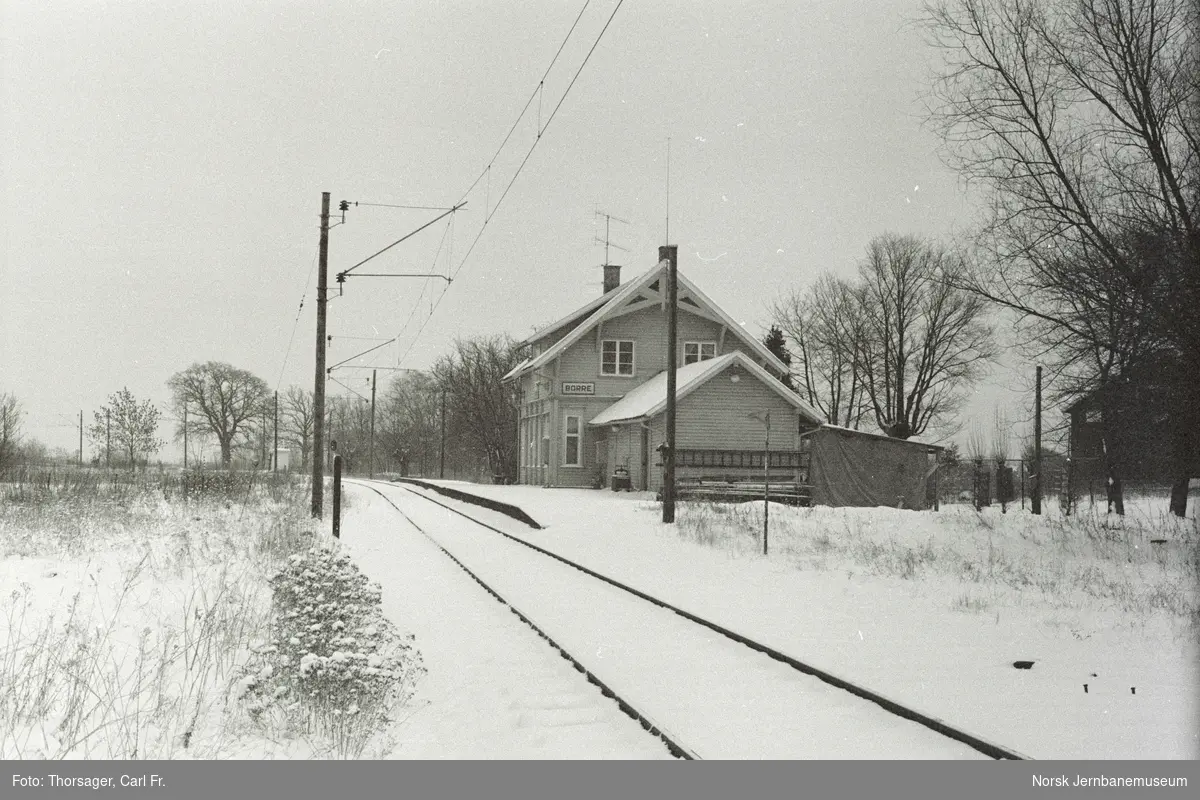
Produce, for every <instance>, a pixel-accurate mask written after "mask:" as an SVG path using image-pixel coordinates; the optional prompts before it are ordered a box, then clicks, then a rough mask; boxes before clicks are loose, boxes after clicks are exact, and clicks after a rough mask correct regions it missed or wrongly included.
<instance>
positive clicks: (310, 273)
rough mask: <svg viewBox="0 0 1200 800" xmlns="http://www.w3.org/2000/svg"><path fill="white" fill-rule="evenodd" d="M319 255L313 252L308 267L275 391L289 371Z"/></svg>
mask: <svg viewBox="0 0 1200 800" xmlns="http://www.w3.org/2000/svg"><path fill="white" fill-rule="evenodd" d="M318 255H319V253H313V261H312V266H311V267H309V268H308V280H306V281H305V282H304V293H303V294H301V295H300V308H298V309H296V319H295V321H294V322H293V323H292V335H291V336H290V337H289V338H288V346H287V351H286V352H285V353H284V354H283V366H282V367H280V368H279V378H278V379H277V380H276V381H275V391H279V384H281V383H283V373H284V372H286V371H287V363H288V359H289V358H290V357H291V355H292V345H293V344H294V343H295V341H296V328H297V327H299V325H300V314H301V312H303V311H304V301H305V299H306V298H307V297H308V287H309V286H311V285H312V276H313V272H314V271H315V270H316V268H317V256H318Z"/></svg>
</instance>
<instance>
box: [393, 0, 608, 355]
mask: <svg viewBox="0 0 1200 800" xmlns="http://www.w3.org/2000/svg"><path fill="white" fill-rule="evenodd" d="M624 3H625V0H618V2H617V5H616V7H615V8H614V9H613V11H612V13H611V14H610V15H609V17H608V21H607V22H605V23H604V27H603V28H601V29H600V33H599V34H598V35H597V36H596V41H594V42H593V43H592V47H591V49H589V50H588V52H587V55H586V56H584V58H583V61H582V62H581V63H580V65H579V69H577V70H575V75H574V76H573V77H572V78H571V82H570V83H569V84H567V88H566V89H565V90H564V91H563V93H562V96H561V97H560V98H559V100H558V103H557V104H556V105H555V106H554V110H553V111H551V112H550V116H549V117H547V118H546V124H545V125H544V126H542V127H541V129H540V130H539V131H538V135H537V138H536V139H534V141H533V144H532V145H531V146H530V148H529V151H528V152H527V153H526V154H525V158H524V159H522V161H521V164H520V166H518V167H517V171H516V172H515V173H513V176H512V179H511V180H510V181H509V182H508V185H507V186H506V187H505V188H504V192H503V193H502V194H501V195H500V199H499V200H497V201H496V205H495V207H494V208H492V209H490V210H488V212H487V213H486V214H485V215H484V219H483V225H482V226H480V228H479V233H478V234H476V235H475V239H474V240H473V241H472V242H471V246H470V247H468V248H467V252H466V253H465V254H464V255H463V257H462V261H460V262H459V265H458V267H457V268H455V270H454V273H453V274H452V275H451V276H450V280H451V281H453V280H454V279H456V278H457V277H458V273H459V272H461V271H462V269H463V266H464V265H465V264H466V263H467V259H469V258H470V257H471V253H472V252H474V250H475V246H476V245H477V244H478V243H479V240H480V239H481V238H482V237H483V234H484V231H486V230H487V225H488V222H490V221H491V219H492V217H493V216H494V215H495V212H496V209H499V208H500V204H501V203H503V202H504V198H506V197H507V196H508V192H509V190H510V189H512V187H513V184H514V183H516V180H517V178H518V177H519V176H520V174H521V171H522V170H524V169H525V165H526V164H527V163H529V158H530V156H532V155H533V151H534V149H535V148H537V146H538V143H539V142H541V140H542V133H544V132H545V131H546V129H548V128H549V127H550V123H551V122H553V121H554V118H555V117H556V116H557V115H558V111H559V109H560V108H562V104H563V103H564V102H565V101H566V99H567V95H569V94H570V93H571V89H572V88H573V87H574V86H575V82H576V81H577V80H578V79H579V75H580V74H581V73H582V72H583V69H584V67H586V66H587V63H588V61H589V60H591V57H592V53H594V52H596V48H597V47H598V46H599V45H600V40H601V39H603V38H604V34H605V32H607V31H608V27H609V25H611V24H612V21H613V19H614V18H615V17H616V16H617V12H618V11H620V10H621V6H622V5H624ZM586 8H587V4H586V3H585V4H584V9H586ZM582 15H583V12H582V11H580V16H582ZM575 21H576V23H578V22H579V20H578V19H576V20H575ZM574 29H575V26H574V25H572V26H571V30H574ZM568 36H570V34H569V33H568ZM563 44H564V45H565V44H566V41H565V40H564V42H563ZM559 52H560V53H561V52H562V48H561V47H560V48H559ZM554 57H555V59H556V60H557V59H558V55H557V54H555V56H554ZM551 66H553V63H552V64H551ZM548 72H549V70H547V73H548ZM542 81H543V82H544V81H545V78H544V77H543V79H542ZM540 89H541V84H540V83H539V84H538V90H537V91H540ZM535 94H536V91H535ZM532 101H533V97H532V96H530V102H532ZM526 108H528V103H527V104H526ZM522 113H524V112H522ZM509 135H511V132H510V134H509ZM507 140H508V139H507V137H505V141H507ZM501 147H503V145H501ZM488 167H489V169H490V167H491V164H489V165H488ZM480 177H482V175H481V176H480ZM478 182H479V179H478V178H477V179H476V180H475V183H478ZM474 185H475V184H472V188H474ZM467 192H468V193H469V192H470V189H468V190H467ZM449 288H450V287H449V284H447V286H446V287H444V288H443V289H442V293H441V294H440V295H438V299H437V302H436V303H435V304H434V306H433V308H431V309H430V310H429V316H428V317H426V318H425V322H423V323H422V324H421V327H420V328H419V329H418V330H417V334H416V336H415V337H413V341H412V342H411V343H410V344H409V346H408V349H407V350H405V351H404V355H402V356H401V357H400V360H401V361H403V360H404V359H405V358H407V357H408V354H409V352H411V351H412V348H413V347H414V346H415V345H416V342H417V339H419V338H420V336H421V333H422V331H424V330H425V326H426V325H427V324H428V323H429V320H430V319H432V318H433V315H434V313H435V312H436V311H437V309H438V306H440V305H441V304H442V300H443V299H444V298H445V296H446V292H447V291H448V290H449Z"/></svg>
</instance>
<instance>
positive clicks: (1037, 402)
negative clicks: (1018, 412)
mask: <svg viewBox="0 0 1200 800" xmlns="http://www.w3.org/2000/svg"><path fill="white" fill-rule="evenodd" d="M1033 472H1034V476H1033V498H1032V510H1033V513H1034V514H1041V513H1042V368H1041V367H1038V368H1037V388H1035V389H1034V401H1033Z"/></svg>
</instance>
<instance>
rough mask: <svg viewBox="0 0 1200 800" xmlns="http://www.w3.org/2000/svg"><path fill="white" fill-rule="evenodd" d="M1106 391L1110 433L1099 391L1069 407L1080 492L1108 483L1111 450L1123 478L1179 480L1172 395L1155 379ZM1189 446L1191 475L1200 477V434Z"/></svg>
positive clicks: (1071, 452)
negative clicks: (1090, 484) (1106, 429)
mask: <svg viewBox="0 0 1200 800" xmlns="http://www.w3.org/2000/svg"><path fill="white" fill-rule="evenodd" d="M1107 391H1108V393H1109V397H1108V399H1109V414H1111V416H1112V419H1111V421H1110V424H1109V425H1108V426H1107V427H1108V435H1107V437H1106V436H1105V426H1104V425H1103V416H1102V415H1103V403H1102V400H1103V399H1104V398H1103V396H1102V395H1101V393H1100V392H1099V391H1093V392H1089V393H1088V394H1086V395H1084V396H1083V397H1081V398H1079V399H1078V400H1076V401H1075V402H1073V403H1072V404H1071V405H1069V406H1067V408H1066V413H1067V415H1068V417H1069V418H1070V435H1069V450H1068V456H1069V458H1070V460H1071V472H1072V480H1073V481H1074V482H1075V486H1076V490H1077V491H1078V490H1079V487H1081V486H1083V487H1086V485H1087V484H1088V483H1092V484H1098V485H1104V483H1105V482H1106V481H1107V479H1108V468H1107V463H1106V455H1105V454H1106V451H1108V450H1111V451H1112V452H1113V453H1114V455H1115V459H1116V466H1117V473H1118V475H1119V477H1120V479H1121V481H1122V482H1126V483H1128V482H1134V483H1137V482H1144V483H1155V484H1169V483H1172V482H1174V480H1175V479H1176V477H1177V476H1176V475H1175V474H1174V472H1175V458H1176V455H1177V447H1178V446H1179V444H1178V442H1177V441H1176V438H1175V437H1176V434H1177V431H1178V429H1179V425H1178V423H1177V420H1176V419H1175V417H1174V413H1173V411H1172V408H1171V404H1170V394H1169V393H1168V392H1167V391H1166V390H1165V389H1164V387H1162V386H1161V385H1158V384H1157V383H1156V382H1154V381H1152V380H1147V381H1138V380H1126V381H1114V382H1112V383H1110V384H1109V387H1108V389H1107ZM1175 413H1178V412H1175ZM1185 447H1186V448H1187V449H1189V450H1190V458H1188V459H1187V460H1188V462H1189V464H1190V467H1189V476H1188V477H1192V478H1195V477H1200V433H1197V432H1195V431H1193V432H1192V441H1191V442H1190V447H1188V445H1186V444H1185Z"/></svg>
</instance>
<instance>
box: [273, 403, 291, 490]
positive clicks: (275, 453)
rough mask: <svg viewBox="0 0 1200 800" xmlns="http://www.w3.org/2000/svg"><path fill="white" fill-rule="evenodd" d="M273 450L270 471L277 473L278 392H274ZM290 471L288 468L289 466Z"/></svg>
mask: <svg viewBox="0 0 1200 800" xmlns="http://www.w3.org/2000/svg"><path fill="white" fill-rule="evenodd" d="M273 447H274V448H275V449H274V450H272V451H271V471H272V472H279V390H278V389H276V390H275V444H274V445H273ZM289 469H290V466H289Z"/></svg>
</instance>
